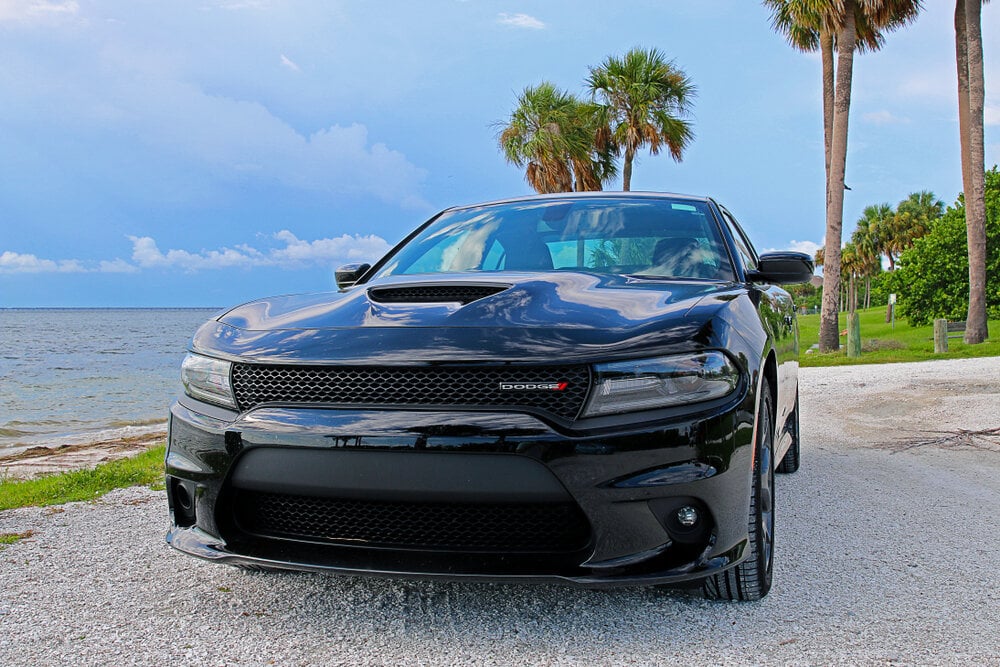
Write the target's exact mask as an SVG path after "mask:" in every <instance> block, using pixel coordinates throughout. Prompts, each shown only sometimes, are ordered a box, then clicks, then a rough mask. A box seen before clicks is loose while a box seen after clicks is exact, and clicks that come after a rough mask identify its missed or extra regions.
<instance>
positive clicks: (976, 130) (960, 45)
mask: <svg viewBox="0 0 1000 667" xmlns="http://www.w3.org/2000/svg"><path fill="white" fill-rule="evenodd" d="M982 10H983V0H956V2H955V62H956V64H957V66H958V123H959V133H960V137H961V145H962V183H963V185H964V190H965V228H966V236H967V239H968V243H969V312H968V314H967V315H966V323H965V342H966V343H969V344H976V343H982V342H983V341H984V340H986V336H987V335H988V332H987V328H986V203H985V187H986V185H985V180H984V179H985V176H984V173H985V171H986V167H985V149H984V138H983V106H984V101H985V85H984V81H983V30H982Z"/></svg>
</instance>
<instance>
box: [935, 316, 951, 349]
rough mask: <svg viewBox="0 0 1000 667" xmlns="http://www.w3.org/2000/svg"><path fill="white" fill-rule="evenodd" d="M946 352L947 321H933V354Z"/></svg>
mask: <svg viewBox="0 0 1000 667" xmlns="http://www.w3.org/2000/svg"><path fill="white" fill-rule="evenodd" d="M947 351H948V320H941V319H937V320H934V354H944V353H945V352H947Z"/></svg>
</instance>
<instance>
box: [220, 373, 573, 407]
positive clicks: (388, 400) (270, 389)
mask: <svg viewBox="0 0 1000 667" xmlns="http://www.w3.org/2000/svg"><path fill="white" fill-rule="evenodd" d="M501 383H503V384H509V385H513V387H512V388H508V389H503V388H501ZM561 383H566V386H565V388H564V389H562V390H556V389H546V388H532V385H538V384H561ZM589 383H590V373H589V371H588V369H587V367H586V366H543V367H523V366H522V367H517V366H512V367H509V368H500V367H495V366H493V367H485V368H483V367H437V366H435V367H432V368H422V367H421V368H414V367H356V366H350V367H337V366H271V365H252V364H234V365H233V390H234V391H235V392H236V400H237V402H238V403H239V405H240V408H242V409H243V410H249V409H251V408H253V407H255V406H258V405H260V404H261V403H267V402H279V403H323V404H353V405H372V406H384V405H420V406H450V407H462V408H480V409H490V408H497V407H500V408H534V409H538V410H544V411H546V412H549V413H552V414H554V415H557V416H559V417H564V418H567V419H574V418H576V416H577V414H579V412H580V408H581V407H582V406H583V401H584V400H585V399H586V397H587V389H588V385H589ZM526 385H527V386H526Z"/></svg>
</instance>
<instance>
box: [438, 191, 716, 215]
mask: <svg viewBox="0 0 1000 667" xmlns="http://www.w3.org/2000/svg"><path fill="white" fill-rule="evenodd" d="M586 199H619V200H622V201H627V200H631V199H638V200H641V199H674V200H677V199H680V200H684V201H698V202H706V203H707V202H712V201H713V200H712V198H711V197H705V196H701V195H683V194H676V193H673V192H652V191H637V192H636V191H630V192H623V191H606V190H597V191H593V192H554V193H551V194H543V195H537V194H536V195H522V196H520V197H508V198H505V199H496V200H493V201H485V202H476V203H474V204H461V205H458V206H449V207H448V208H447V209H445V210H448V211H456V210H461V209H467V208H479V207H481V206H495V205H498V204H512V203H517V202H534V201H553V200H555V201H566V200H586Z"/></svg>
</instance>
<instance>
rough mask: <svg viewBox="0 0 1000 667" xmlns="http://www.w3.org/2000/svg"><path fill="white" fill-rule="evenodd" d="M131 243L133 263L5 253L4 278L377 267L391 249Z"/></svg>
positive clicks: (299, 242) (350, 243)
mask: <svg viewBox="0 0 1000 667" xmlns="http://www.w3.org/2000/svg"><path fill="white" fill-rule="evenodd" d="M127 238H128V239H129V241H131V242H132V262H131V263H130V262H127V261H125V260H124V259H121V258H115V259H112V260H101V261H99V262H84V261H81V260H77V259H64V260H52V259H43V258H40V257H37V256H35V255H31V254H22V253H17V252H12V251H9V250H8V251H5V252H4V253H3V254H0V274H12V273H136V272H138V271H140V270H142V269H168V268H174V269H180V270H182V271H190V272H194V271H208V270H213V269H227V268H250V267H260V266H272V267H277V268H282V269H299V268H304V267H307V266H317V265H318V266H323V265H326V266H333V265H336V264H338V263H347V262H357V261H366V262H373V261H375V260H376V259H378V258H379V257H381V256H382V255H384V254H385V253H386V252H388V250H389V248H390V246H389V244H388V243H387V242H386V240H385V239H383V238H382V237H380V236H375V235H374V234H369V235H367V236H362V235H360V234H354V235H350V234H344V235H342V236H337V237H334V238H324V239H316V240H315V241H306V240H303V239H300V238H298V237H297V236H295V234H293V233H292V232H290V231H288V230H287V229H283V230H281V231H280V232H278V233H277V234H274V235H273V236H272V237H269V238H271V239H274V240H276V241H278V242H280V244H281V245H280V246H278V247H271V248H263V249H261V248H255V247H253V246H251V245H249V244H246V243H241V244H239V245H236V246H234V247H232V248H229V247H222V248H219V249H217V250H199V251H197V252H192V251H189V250H182V249H170V250H167V251H166V252H164V251H162V250H160V248H159V246H158V245H157V243H156V240H155V239H153V238H152V237H149V236H129V237H127Z"/></svg>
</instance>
